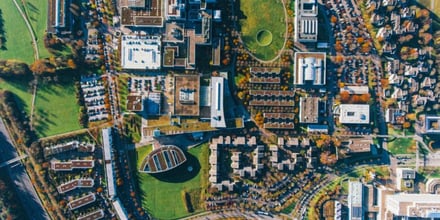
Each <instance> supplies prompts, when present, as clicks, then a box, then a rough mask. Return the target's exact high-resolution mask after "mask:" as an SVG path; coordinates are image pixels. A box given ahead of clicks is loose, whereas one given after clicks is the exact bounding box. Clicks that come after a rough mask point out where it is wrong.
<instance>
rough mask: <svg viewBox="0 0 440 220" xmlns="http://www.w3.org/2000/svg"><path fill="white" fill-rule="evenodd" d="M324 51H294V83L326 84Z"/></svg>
mask: <svg viewBox="0 0 440 220" xmlns="http://www.w3.org/2000/svg"><path fill="white" fill-rule="evenodd" d="M325 71H326V60H325V53H311V52H298V53H295V68H294V79H293V80H294V81H293V83H294V84H295V85H305V84H311V85H325V84H326V79H325V78H326V73H325Z"/></svg>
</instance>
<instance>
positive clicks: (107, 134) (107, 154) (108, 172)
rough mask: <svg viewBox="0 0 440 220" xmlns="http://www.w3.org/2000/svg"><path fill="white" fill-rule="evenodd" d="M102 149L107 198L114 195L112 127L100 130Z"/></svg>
mask: <svg viewBox="0 0 440 220" xmlns="http://www.w3.org/2000/svg"><path fill="white" fill-rule="evenodd" d="M101 136H102V143H103V146H102V147H103V150H104V163H105V177H106V179H107V195H108V197H109V198H113V197H115V196H116V184H115V178H114V173H113V157H112V146H113V138H112V129H111V128H104V129H102V131H101Z"/></svg>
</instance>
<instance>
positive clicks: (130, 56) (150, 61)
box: [121, 35, 162, 70]
mask: <svg viewBox="0 0 440 220" xmlns="http://www.w3.org/2000/svg"><path fill="white" fill-rule="evenodd" d="M161 57H162V55H161V38H160V36H148V37H147V36H132V35H125V36H122V42H121V67H122V68H123V69H132V70H148V69H159V68H160V65H161Z"/></svg>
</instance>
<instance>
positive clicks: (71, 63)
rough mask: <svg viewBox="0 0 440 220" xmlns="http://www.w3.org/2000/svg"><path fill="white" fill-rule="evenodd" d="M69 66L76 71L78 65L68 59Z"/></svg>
mask: <svg viewBox="0 0 440 220" xmlns="http://www.w3.org/2000/svg"><path fill="white" fill-rule="evenodd" d="M67 66H68V67H69V68H70V69H76V63H75V61H73V59H68V60H67Z"/></svg>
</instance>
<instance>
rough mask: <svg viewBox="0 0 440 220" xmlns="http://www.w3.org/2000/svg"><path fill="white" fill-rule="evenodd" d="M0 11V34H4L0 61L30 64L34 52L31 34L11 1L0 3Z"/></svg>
mask: <svg viewBox="0 0 440 220" xmlns="http://www.w3.org/2000/svg"><path fill="white" fill-rule="evenodd" d="M44 2H47V1H44ZM0 11H1V13H0V23H2V24H3V25H0V34H4V36H5V39H6V43H5V45H4V46H5V48H3V49H0V59H15V60H21V61H23V62H26V63H32V62H33V61H34V51H33V49H32V39H31V34H30V33H29V31H28V29H27V27H26V24H25V22H24V20H23V18H22V17H21V16H20V13H19V12H18V9H17V8H16V7H15V5H14V2H13V1H12V0H8V1H5V0H2V1H0ZM2 26H3V28H1V27H2Z"/></svg>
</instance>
